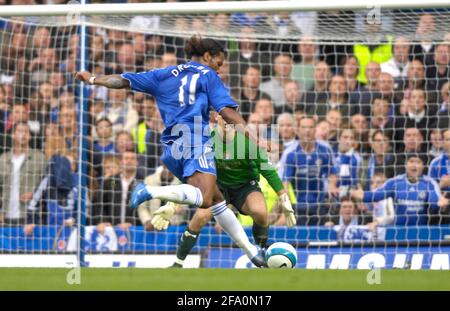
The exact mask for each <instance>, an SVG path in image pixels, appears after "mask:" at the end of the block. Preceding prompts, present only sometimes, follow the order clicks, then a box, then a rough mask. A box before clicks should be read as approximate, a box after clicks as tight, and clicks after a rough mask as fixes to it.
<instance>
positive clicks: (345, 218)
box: [324, 196, 363, 241]
mask: <svg viewBox="0 0 450 311" xmlns="http://www.w3.org/2000/svg"><path fill="white" fill-rule="evenodd" d="M362 220H363V218H362V217H360V216H359V213H358V208H357V204H356V202H354V201H353V200H352V199H351V198H349V197H348V196H346V197H343V198H342V199H341V201H340V207H339V214H338V215H336V216H331V217H329V220H328V221H327V222H325V224H324V225H325V226H326V227H334V226H339V230H338V232H337V240H338V241H343V240H345V232H346V229H347V228H348V227H349V226H357V225H361V224H362Z"/></svg>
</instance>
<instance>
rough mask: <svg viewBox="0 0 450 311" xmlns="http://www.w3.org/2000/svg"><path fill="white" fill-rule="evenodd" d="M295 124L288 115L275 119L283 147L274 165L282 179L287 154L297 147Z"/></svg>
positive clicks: (292, 118)
mask: <svg viewBox="0 0 450 311" xmlns="http://www.w3.org/2000/svg"><path fill="white" fill-rule="evenodd" d="M295 123H296V121H295V118H294V116H293V115H292V114H290V113H286V112H285V113H282V114H280V115H279V116H278V118H277V124H278V130H279V134H280V139H281V142H282V145H283V149H282V153H281V157H280V160H279V161H278V163H277V165H276V167H277V169H278V176H280V178H283V175H284V170H285V168H286V159H287V156H288V154H289V153H291V152H292V151H294V150H295V149H296V148H297V146H298V140H297V135H296V126H295Z"/></svg>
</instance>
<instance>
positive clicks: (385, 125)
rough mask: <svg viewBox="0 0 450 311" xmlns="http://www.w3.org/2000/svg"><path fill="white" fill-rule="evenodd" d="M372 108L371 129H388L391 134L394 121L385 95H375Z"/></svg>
mask: <svg viewBox="0 0 450 311" xmlns="http://www.w3.org/2000/svg"><path fill="white" fill-rule="evenodd" d="M370 108H371V109H370V114H369V115H370V116H371V117H370V120H371V121H370V128H371V130H374V129H376V130H386V131H387V132H388V133H389V135H390V136H391V135H392V126H393V123H392V121H391V119H390V117H389V110H390V108H391V105H390V103H389V101H388V100H387V99H386V98H384V97H375V98H374V99H373V100H372V105H371V107H370Z"/></svg>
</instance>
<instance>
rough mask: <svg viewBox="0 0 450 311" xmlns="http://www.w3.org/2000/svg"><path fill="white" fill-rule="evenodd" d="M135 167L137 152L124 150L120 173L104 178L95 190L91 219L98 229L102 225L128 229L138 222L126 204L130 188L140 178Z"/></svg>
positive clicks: (134, 213) (136, 165) (133, 211)
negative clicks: (100, 186)
mask: <svg viewBox="0 0 450 311" xmlns="http://www.w3.org/2000/svg"><path fill="white" fill-rule="evenodd" d="M137 167H138V161H137V154H136V153H135V152H134V151H125V152H124V153H123V154H122V156H121V162H120V173H119V174H116V175H114V176H111V177H109V178H107V179H105V181H104V183H103V185H102V188H100V189H99V190H97V191H96V192H95V194H94V199H93V205H92V216H91V220H92V224H94V225H97V228H98V230H99V231H102V230H101V228H100V227H104V226H118V227H119V228H120V229H123V230H128V229H129V227H130V226H133V225H139V224H140V222H139V219H138V217H137V215H136V211H135V210H133V209H131V208H130V207H129V204H128V202H129V200H130V195H131V190H132V189H133V188H134V186H135V185H136V183H138V182H139V181H141V180H142V176H140V175H139V171H138V169H137Z"/></svg>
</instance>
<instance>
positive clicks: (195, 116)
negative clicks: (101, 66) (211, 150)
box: [121, 61, 238, 146]
mask: <svg viewBox="0 0 450 311" xmlns="http://www.w3.org/2000/svg"><path fill="white" fill-rule="evenodd" d="M121 77H122V78H124V79H127V80H128V81H129V82H130V87H131V89H132V90H134V91H138V92H142V93H146V94H150V95H152V96H153V97H154V98H155V100H156V104H157V106H158V109H159V111H160V113H161V118H162V120H163V122H164V125H165V127H166V128H165V129H164V131H163V133H162V135H161V142H162V143H165V144H167V143H171V142H178V143H179V144H182V145H184V146H201V145H204V144H205V143H207V142H208V143H210V130H209V111H210V108H211V107H212V108H214V109H215V110H216V111H217V112H220V111H221V110H222V109H223V108H225V107H232V108H234V107H238V104H237V103H236V102H235V101H234V100H233V99H232V97H231V96H230V92H229V90H228V89H227V88H226V87H225V86H224V85H223V83H222V80H221V79H220V77H219V76H218V75H217V73H216V72H215V71H214V70H213V69H211V68H209V67H207V66H205V65H203V64H200V63H198V62H194V61H191V62H188V63H185V64H181V65H178V66H169V67H166V68H163V69H155V70H151V71H146V72H140V73H123V74H121Z"/></svg>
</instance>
